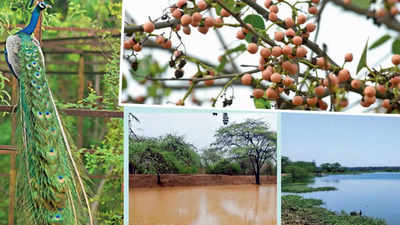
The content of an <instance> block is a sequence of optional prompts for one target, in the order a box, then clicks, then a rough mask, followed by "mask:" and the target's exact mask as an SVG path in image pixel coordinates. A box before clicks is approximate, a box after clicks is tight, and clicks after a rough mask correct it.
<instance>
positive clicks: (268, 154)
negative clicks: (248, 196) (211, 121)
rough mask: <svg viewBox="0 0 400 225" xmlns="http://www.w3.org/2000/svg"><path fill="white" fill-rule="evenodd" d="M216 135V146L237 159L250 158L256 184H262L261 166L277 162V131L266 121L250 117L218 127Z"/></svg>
mask: <svg viewBox="0 0 400 225" xmlns="http://www.w3.org/2000/svg"><path fill="white" fill-rule="evenodd" d="M215 137H216V140H215V142H214V143H213V144H212V145H213V146H214V147H215V148H217V149H219V150H220V151H221V152H223V153H224V154H226V155H228V156H231V157H232V158H234V159H236V160H239V159H243V158H246V159H248V160H249V162H250V164H251V167H252V169H253V174H254V176H255V178H256V184H261V182H260V171H261V168H262V167H263V166H264V165H266V163H267V162H273V163H276V140H277V137H276V132H274V131H271V130H270V125H269V124H268V123H266V122H264V121H259V120H255V119H248V120H246V121H245V122H242V123H232V124H231V125H229V126H225V127H221V128H220V129H218V130H217V133H216V134H215Z"/></svg>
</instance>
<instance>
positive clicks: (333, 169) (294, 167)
mask: <svg viewBox="0 0 400 225" xmlns="http://www.w3.org/2000/svg"><path fill="white" fill-rule="evenodd" d="M281 162H282V163H281V165H282V173H284V174H287V175H288V176H289V177H288V178H286V179H292V181H302V180H305V179H308V178H311V177H313V176H315V175H319V174H326V173H329V174H335V173H356V172H378V171H382V172H400V167H395V166H392V167H389V166H382V167H373V166H370V167H343V166H342V165H340V163H338V162H334V163H323V164H321V165H320V166H317V165H316V163H315V162H305V161H291V160H290V159H289V157H287V156H282V158H281Z"/></svg>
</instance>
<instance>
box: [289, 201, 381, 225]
mask: <svg viewBox="0 0 400 225" xmlns="http://www.w3.org/2000/svg"><path fill="white" fill-rule="evenodd" d="M322 204H323V202H322V200H319V199H305V198H303V197H301V196H297V195H285V196H282V225H289V224H290V225H306V224H313V225H332V224H334V225H386V224H387V223H386V222H385V221H384V220H383V219H377V218H371V217H366V216H351V215H349V214H348V213H346V212H344V211H342V212H340V213H336V212H334V211H330V210H327V209H325V208H322V207H321V205H322Z"/></svg>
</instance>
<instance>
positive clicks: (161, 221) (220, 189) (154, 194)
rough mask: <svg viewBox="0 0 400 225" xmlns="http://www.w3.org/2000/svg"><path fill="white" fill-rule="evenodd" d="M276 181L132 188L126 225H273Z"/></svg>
mask: <svg viewBox="0 0 400 225" xmlns="http://www.w3.org/2000/svg"><path fill="white" fill-rule="evenodd" d="M276 199H277V196H276V184H271V185H261V186H257V185H224V186H202V187H164V188H135V189H131V190H130V199H129V200H130V219H129V220H130V225H233V224H235V225H276V214H277V211H276V204H277V203H276Z"/></svg>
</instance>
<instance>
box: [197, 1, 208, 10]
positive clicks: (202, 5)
mask: <svg viewBox="0 0 400 225" xmlns="http://www.w3.org/2000/svg"><path fill="white" fill-rule="evenodd" d="M197 7H198V8H199V9H200V10H205V9H206V8H207V3H206V2H205V1H204V0H200V1H199V2H198V3H197Z"/></svg>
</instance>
